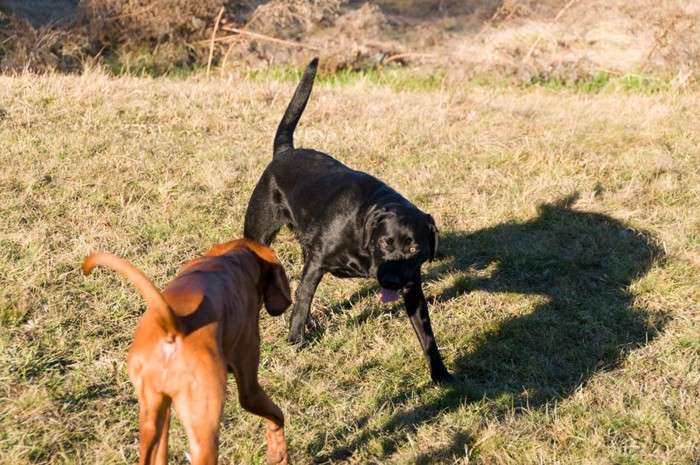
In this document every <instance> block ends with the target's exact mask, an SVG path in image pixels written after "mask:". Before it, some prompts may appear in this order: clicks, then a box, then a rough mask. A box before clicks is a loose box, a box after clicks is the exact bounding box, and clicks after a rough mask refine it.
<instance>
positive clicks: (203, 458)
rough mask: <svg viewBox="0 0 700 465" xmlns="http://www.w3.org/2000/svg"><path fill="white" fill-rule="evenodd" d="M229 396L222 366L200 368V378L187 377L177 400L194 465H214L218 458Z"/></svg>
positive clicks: (175, 399)
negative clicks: (224, 414) (222, 425)
mask: <svg viewBox="0 0 700 465" xmlns="http://www.w3.org/2000/svg"><path fill="white" fill-rule="evenodd" d="M200 363H201V360H200ZM207 363H211V364H212V366H213V365H214V364H216V362H207ZM185 380H186V382H184V381H185ZM225 395H226V372H225V371H224V366H223V365H222V366H220V367H216V369H213V370H210V371H209V372H208V373H207V372H204V371H200V372H199V374H198V376H196V377H195V376H193V377H191V378H184V379H183V382H182V383H181V388H180V391H179V393H178V395H177V396H176V397H175V398H174V399H173V401H174V403H175V409H176V410H177V413H178V416H179V417H180V421H181V422H182V426H183V427H184V428H185V432H186V433H187V442H188V443H189V445H190V457H191V459H190V460H191V461H190V463H191V464H192V465H214V464H216V463H217V461H218V458H219V428H220V423H221V415H222V413H223V410H224V400H225Z"/></svg>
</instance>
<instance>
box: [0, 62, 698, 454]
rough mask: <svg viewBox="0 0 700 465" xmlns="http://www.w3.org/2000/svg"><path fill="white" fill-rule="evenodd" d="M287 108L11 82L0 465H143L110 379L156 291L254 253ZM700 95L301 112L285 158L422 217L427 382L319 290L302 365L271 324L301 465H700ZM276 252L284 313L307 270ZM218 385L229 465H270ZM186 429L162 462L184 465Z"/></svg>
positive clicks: (273, 389)
mask: <svg viewBox="0 0 700 465" xmlns="http://www.w3.org/2000/svg"><path fill="white" fill-rule="evenodd" d="M293 86H294V82H293V81H292V80H289V79H282V80H277V79H273V78H266V77H265V76H264V75H258V76H255V77H247V78H233V77H232V78H229V79H225V78H219V77H217V78H215V79H212V80H206V79H204V78H203V77H202V76H193V77H189V78H186V79H175V78H160V79H140V78H134V77H129V76H123V77H119V78H110V77H107V76H105V75H103V74H100V73H98V72H87V73H86V74H84V75H83V76H62V75H49V76H34V75H24V76H18V77H6V76H0V215H1V219H2V221H0V283H2V284H1V286H2V287H1V288H0V463H2V464H22V463H81V464H93V463H101V464H112V463H114V464H121V463H133V462H135V461H136V460H137V454H138V430H137V415H138V409H137V403H136V398H135V396H134V393H133V390H132V387H131V385H130V384H129V382H128V379H127V376H126V370H125V356H126V351H127V349H128V346H129V344H130V338H131V335H132V332H133V330H134V328H135V326H136V324H137V322H138V319H139V316H140V314H141V313H142V311H143V307H144V305H143V301H142V300H141V298H140V296H139V295H138V293H137V292H136V290H135V289H134V288H133V287H132V286H131V285H130V284H128V283H127V282H126V281H125V280H123V279H122V278H121V277H119V276H118V275H117V274H116V273H113V272H106V271H103V272H98V273H95V274H93V275H92V276H90V277H89V278H84V277H83V276H82V275H81V274H80V272H79V266H80V264H81V262H82V260H83V259H84V258H85V257H86V256H87V255H88V254H89V253H91V252H94V251H97V250H106V251H110V252H113V253H116V254H118V255H120V256H122V257H124V258H126V259H128V260H130V261H131V262H132V263H133V264H135V265H136V266H138V267H139V268H141V269H142V270H143V271H144V272H145V273H146V275H147V276H149V277H151V279H152V280H153V281H154V282H155V283H156V285H157V286H159V287H162V286H164V285H165V284H166V283H167V282H168V281H169V280H170V279H171V278H172V276H173V275H174V274H175V273H176V272H177V270H178V269H179V267H180V266H181V265H182V264H183V263H184V262H185V261H186V260H188V259H190V258H192V257H195V256H197V255H199V254H201V253H203V252H204V251H206V250H207V249H208V248H209V246H210V245H212V244H213V243H217V242H223V241H227V240H230V239H233V238H238V237H240V236H241V234H242V224H243V215H244V212H245V207H246V205H247V200H248V197H249V195H250V193H251V191H252V189H253V187H254V185H255V183H256V181H257V179H258V177H259V176H260V174H261V172H262V170H263V169H264V167H265V166H266V164H267V163H268V162H269V160H270V158H271V150H272V137H273V134H274V131H275V128H276V126H277V123H278V121H279V118H280V117H281V114H282V112H283V111H284V108H285V106H286V104H287V102H288V99H289V97H290V96H291V93H292V91H293ZM698 129H700V93H698V90H697V89H696V90H685V91H683V92H677V91H675V90H674V89H673V88H672V87H671V88H669V89H667V90H662V91H660V92H651V93H647V92H644V91H641V90H640V91H635V90H634V89H632V90H622V89H619V88H618V89H615V88H614V86H613V87H612V88H608V89H607V90H606V91H605V92H601V93H587V92H584V91H582V90H580V89H579V90H572V89H566V88H560V89H544V88H538V87H530V88H526V89H517V88H513V87H508V86H504V87H489V86H465V87H454V88H452V87H444V86H434V85H430V86H425V87H423V88H421V86H420V85H406V86H403V88H402V86H401V85H383V84H381V83H377V82H376V80H371V79H363V78H357V79H346V80H344V81H343V83H342V84H339V83H335V84H334V83H333V82H332V81H325V82H320V83H318V84H317V87H316V89H315V90H314V93H313V94H312V97H311V101H310V103H309V105H308V107H307V110H306V113H305V115H304V117H303V119H302V121H301V124H300V126H299V128H298V130H297V139H296V140H297V145H298V146H307V147H314V148H318V149H321V150H324V151H327V152H329V153H331V154H333V155H334V156H336V157H337V158H338V159H339V160H341V161H343V162H344V163H346V164H348V165H349V166H351V167H353V168H357V169H361V170H364V171H367V172H369V173H372V174H374V175H376V176H378V177H380V178H382V179H383V180H385V181H386V182H388V183H389V184H390V185H391V186H393V187H395V188H396V189H397V190H399V191H400V192H402V193H403V194H404V195H405V196H406V197H407V198H409V199H411V200H412V201H414V203H416V204H417V205H418V206H419V207H420V208H421V209H423V210H424V211H426V212H429V213H431V214H432V215H433V216H434V218H435V219H436V222H437V224H438V226H439V227H440V230H441V234H442V241H441V243H440V248H439V251H438V257H437V259H436V260H435V261H434V262H432V263H430V264H426V265H425V266H424V272H425V274H426V275H427V278H426V284H425V291H426V295H427V297H428V300H429V302H430V306H431V316H432V321H433V328H434V331H435V334H436V337H437V340H438V343H439V344H440V346H441V351H442V354H443V357H444V359H445V362H446V364H447V366H448V368H449V369H450V370H451V371H453V372H454V373H455V374H456V377H457V379H458V380H459V382H458V383H457V384H455V385H452V386H446V387H438V386H434V385H433V384H431V383H430V382H429V376H428V371H427V367H426V364H425V362H424V360H423V358H422V356H421V355H420V349H419V346H418V341H417V339H416V337H415V335H414V334H413V331H412V329H411V327H410V323H409V321H408V319H407V318H406V316H405V315H404V311H403V306H402V305H393V306H391V305H382V304H381V303H380V301H379V298H378V297H377V293H376V291H377V286H376V284H375V283H374V282H372V281H370V280H339V279H335V278H332V277H330V276H327V277H326V278H325V279H324V281H323V282H322V284H321V286H320V287H319V291H318V293H317V295H316V299H315V301H314V305H313V310H312V314H313V323H314V327H313V328H312V329H311V330H310V331H309V332H308V333H307V335H308V339H309V341H308V343H307V344H306V345H305V346H304V347H302V348H294V347H290V346H289V345H288V344H287V343H286V333H287V324H288V315H285V316H284V317H281V318H272V317H270V316H269V315H267V314H266V313H264V314H263V316H262V318H261V320H262V321H261V325H262V333H263V361H262V363H261V382H262V384H263V386H264V387H265V388H266V390H267V392H268V394H269V395H270V397H271V398H272V399H273V400H274V401H275V402H276V403H278V404H279V405H280V407H281V408H282V409H283V411H284V412H285V414H286V416H287V422H288V426H287V437H288V440H289V446H290V450H291V454H292V459H293V461H294V463H298V464H305V463H357V464H360V463H361V464H367V463H375V464H384V463H390V464H404V463H411V464H431V463H445V464H451V463H462V464H466V463H477V464H501V463H509V464H530V463H563V464H579V463H586V464H637V463H640V464H642V463H643V464H657V463H658V464H662V463H663V464H697V463H699V462H700V386H699V385H700V303H699V302H700V281H699V278H698V276H700V213H699V212H700V148H699V147H700V132H699V131H698ZM273 246H274V248H275V250H276V251H277V253H278V254H279V255H280V257H281V258H282V260H283V262H284V264H285V266H286V269H287V271H288V274H289V276H290V278H291V281H292V289H294V288H295V287H296V284H297V283H298V280H299V276H300V272H301V264H302V260H301V252H300V248H299V246H298V245H297V243H296V242H295V241H294V239H293V237H292V236H291V234H290V233H289V232H284V233H283V234H282V235H281V236H280V237H279V238H278V239H277V241H276V242H275V243H273ZM235 392H236V391H235V383H234V381H233V379H231V380H230V383H229V402H228V403H227V405H226V410H225V418H224V421H223V427H222V435H221V463H224V464H238V463H246V464H255V463H263V462H264V451H265V447H264V441H263V435H264V424H263V421H262V420H260V419H258V418H256V417H253V416H252V415H249V414H247V413H245V412H243V411H242V409H241V408H240V407H239V406H238V404H237V400H236V395H235ZM186 451H187V444H186V441H185V438H184V434H183V431H182V428H181V427H180V426H179V424H178V423H177V421H176V422H175V424H174V425H173V428H172V429H171V462H173V463H179V464H184V463H187V457H186Z"/></svg>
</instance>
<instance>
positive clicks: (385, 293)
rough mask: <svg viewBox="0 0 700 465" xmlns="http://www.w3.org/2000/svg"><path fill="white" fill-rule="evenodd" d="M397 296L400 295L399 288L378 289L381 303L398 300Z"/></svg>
mask: <svg viewBox="0 0 700 465" xmlns="http://www.w3.org/2000/svg"><path fill="white" fill-rule="evenodd" d="M399 297H401V289H387V288H385V287H382V288H381V289H379V300H381V301H382V303H383V304H388V303H389V302H393V301H395V300H399Z"/></svg>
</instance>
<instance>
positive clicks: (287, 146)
mask: <svg viewBox="0 0 700 465" xmlns="http://www.w3.org/2000/svg"><path fill="white" fill-rule="evenodd" d="M317 68H318V58H314V59H313V60H311V63H309V66H307V67H306V71H304V75H303V76H302V77H301V81H299V85H298V86H297V90H296V91H294V96H293V97H292V100H291V101H290V102H289V105H288V106H287V110H286V111H285V112H284V116H283V117H282V121H280V125H279V127H278V128H277V133H276V134H275V145H274V150H273V152H272V153H273V155H272V157H273V158H276V157H277V155H279V154H280V153H283V152H286V151H287V150H292V149H293V148H294V130H295V129H296V127H297V123H298V122H299V118H301V114H302V113H304V108H306V102H307V101H308V100H309V95H311V89H313V87H314V78H315V77H316V69H317Z"/></svg>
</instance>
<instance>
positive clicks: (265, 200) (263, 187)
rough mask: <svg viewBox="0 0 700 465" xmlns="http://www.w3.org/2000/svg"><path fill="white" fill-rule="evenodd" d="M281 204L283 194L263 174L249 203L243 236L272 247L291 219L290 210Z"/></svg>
mask: <svg viewBox="0 0 700 465" xmlns="http://www.w3.org/2000/svg"><path fill="white" fill-rule="evenodd" d="M281 202H282V195H281V193H280V192H279V191H278V189H277V187H276V186H275V184H274V183H273V182H272V181H271V179H270V177H269V176H266V174H263V178H261V179H260V182H258V185H257V186H255V190H253V194H252V195H251V197H250V201H248V208H247V209H246V212H245V222H244V224H243V236H244V237H245V238H246V239H251V240H254V241H257V242H259V243H261V244H265V245H270V243H271V242H272V240H273V239H274V238H275V236H276V235H277V233H278V232H279V230H280V229H281V228H282V226H284V225H285V224H288V223H289V222H290V219H291V216H290V214H289V210H288V209H286V208H285V207H284V205H283V204H282V203H281Z"/></svg>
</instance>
